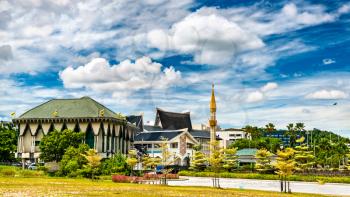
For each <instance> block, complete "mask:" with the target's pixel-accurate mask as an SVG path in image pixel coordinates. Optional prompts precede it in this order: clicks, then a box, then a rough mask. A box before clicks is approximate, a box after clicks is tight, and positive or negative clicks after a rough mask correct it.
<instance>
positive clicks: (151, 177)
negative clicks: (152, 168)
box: [143, 173, 179, 180]
mask: <svg viewBox="0 0 350 197" xmlns="http://www.w3.org/2000/svg"><path fill="white" fill-rule="evenodd" d="M164 177H165V174H150V173H147V174H144V175H143V179H144V180H154V179H160V178H164ZM166 178H167V179H178V178H179V175H178V174H167V175H166Z"/></svg>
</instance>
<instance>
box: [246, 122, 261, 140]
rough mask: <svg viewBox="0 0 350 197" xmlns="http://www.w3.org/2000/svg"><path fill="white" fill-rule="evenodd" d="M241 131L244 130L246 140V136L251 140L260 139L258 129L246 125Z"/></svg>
mask: <svg viewBox="0 0 350 197" xmlns="http://www.w3.org/2000/svg"><path fill="white" fill-rule="evenodd" d="M243 129H244V132H246V136H245V138H248V135H250V136H251V139H256V138H259V137H261V132H260V130H259V129H258V127H253V126H250V125H247V126H245V127H244V128H243Z"/></svg>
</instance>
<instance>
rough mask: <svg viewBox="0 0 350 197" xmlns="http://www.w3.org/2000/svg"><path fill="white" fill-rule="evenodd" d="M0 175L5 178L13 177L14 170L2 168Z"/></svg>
mask: <svg viewBox="0 0 350 197" xmlns="http://www.w3.org/2000/svg"><path fill="white" fill-rule="evenodd" d="M0 175H1V176H5V177H14V176H15V175H16V170H15V169H13V168H3V169H0Z"/></svg>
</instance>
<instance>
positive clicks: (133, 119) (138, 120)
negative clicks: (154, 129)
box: [126, 115, 143, 131]
mask: <svg viewBox="0 0 350 197" xmlns="http://www.w3.org/2000/svg"><path fill="white" fill-rule="evenodd" d="M126 120H127V121H128V122H130V123H131V124H134V125H135V126H136V127H137V128H139V130H140V131H143V117H142V116H141V115H139V116H136V115H130V116H127V117H126Z"/></svg>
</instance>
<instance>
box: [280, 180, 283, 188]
mask: <svg viewBox="0 0 350 197" xmlns="http://www.w3.org/2000/svg"><path fill="white" fill-rule="evenodd" d="M280 183H281V192H283V177H281V182H280Z"/></svg>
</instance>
